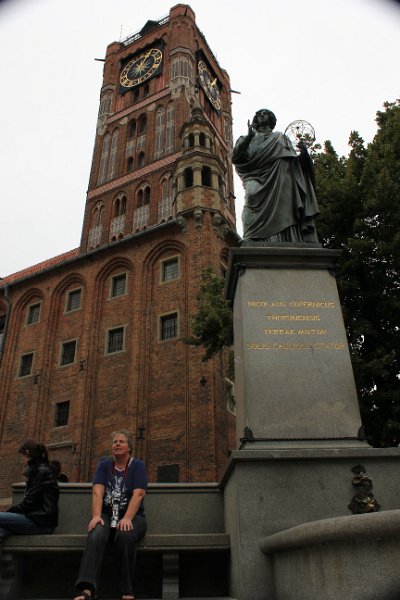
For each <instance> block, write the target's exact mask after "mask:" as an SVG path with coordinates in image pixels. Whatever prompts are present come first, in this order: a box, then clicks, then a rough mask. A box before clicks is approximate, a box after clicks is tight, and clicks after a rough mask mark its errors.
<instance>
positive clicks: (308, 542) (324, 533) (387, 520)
mask: <svg viewBox="0 0 400 600" xmlns="http://www.w3.org/2000/svg"><path fill="white" fill-rule="evenodd" d="M399 535H400V510H387V511H382V512H377V513H369V514H365V515H350V516H346V517H335V518H332V519H322V520H320V521H312V522H311V523H304V524H303V525H298V526H297V527H292V528H291V529H286V530H285V531H280V532H278V533H274V534H272V535H269V536H268V537H265V538H263V539H262V540H261V549H262V551H263V552H264V554H274V553H276V552H285V551H288V550H289V551H290V550H297V549H300V548H305V547H308V546H314V545H317V544H332V543H343V542H348V543H355V542H356V543H360V542H368V541H372V540H374V541H376V540H379V541H380V540H384V539H385V540H386V539H399Z"/></svg>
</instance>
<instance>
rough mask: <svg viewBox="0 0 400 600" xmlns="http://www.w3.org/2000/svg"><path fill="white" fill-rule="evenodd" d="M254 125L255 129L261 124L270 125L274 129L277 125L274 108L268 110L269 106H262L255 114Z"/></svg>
mask: <svg viewBox="0 0 400 600" xmlns="http://www.w3.org/2000/svg"><path fill="white" fill-rule="evenodd" d="M252 125H253V127H254V128H255V129H257V128H258V127H259V126H260V125H269V126H270V127H271V129H274V127H275V125H276V116H275V115H274V113H273V112H272V110H268V108H260V110H258V111H257V112H256V114H255V115H254V118H253V123H252Z"/></svg>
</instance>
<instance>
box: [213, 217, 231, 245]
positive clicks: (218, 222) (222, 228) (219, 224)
mask: <svg viewBox="0 0 400 600" xmlns="http://www.w3.org/2000/svg"><path fill="white" fill-rule="evenodd" d="M212 225H213V227H214V230H215V232H216V234H217V236H218V237H219V238H221V239H222V240H223V239H224V238H226V236H227V235H228V231H229V225H227V223H226V222H225V221H224V219H223V218H222V216H221V215H220V213H214V215H213V217H212Z"/></svg>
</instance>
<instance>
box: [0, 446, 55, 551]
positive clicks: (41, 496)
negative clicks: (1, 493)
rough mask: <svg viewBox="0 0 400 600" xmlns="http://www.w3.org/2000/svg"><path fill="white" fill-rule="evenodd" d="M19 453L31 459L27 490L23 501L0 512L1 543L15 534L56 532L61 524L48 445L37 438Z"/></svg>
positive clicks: (28, 459)
mask: <svg viewBox="0 0 400 600" xmlns="http://www.w3.org/2000/svg"><path fill="white" fill-rule="evenodd" d="M18 452H19V453H20V454H22V455H23V457H24V458H25V459H26V461H27V466H26V469H25V470H24V476H25V477H26V489H25V494H24V497H23V499H22V501H21V502H19V503H18V504H14V505H13V506H11V507H10V508H9V509H8V510H7V511H6V512H0V544H1V541H2V540H4V539H5V538H6V537H7V536H9V535H11V534H23V535H30V534H40V533H53V531H54V529H55V528H56V527H57V525H58V497H59V493H60V492H59V489H58V484H57V479H56V477H55V474H54V471H53V469H52V468H51V467H50V465H49V458H48V453H47V448H46V446H45V445H44V444H41V443H39V442H37V441H35V440H26V441H25V442H24V443H23V444H22V446H21V447H20V448H19V450H18ZM0 550H1V545H0Z"/></svg>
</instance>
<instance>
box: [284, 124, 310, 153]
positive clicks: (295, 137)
mask: <svg viewBox="0 0 400 600" xmlns="http://www.w3.org/2000/svg"><path fill="white" fill-rule="evenodd" d="M285 135H286V136H287V137H288V138H289V140H290V141H291V142H292V144H293V147H294V148H295V150H297V144H298V143H299V142H304V143H305V145H306V146H307V148H310V146H312V145H313V143H314V142H315V130H314V127H313V126H312V125H311V124H310V123H309V122H308V121H302V120H300V121H293V122H292V123H290V124H289V125H288V126H287V127H286V129H285Z"/></svg>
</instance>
